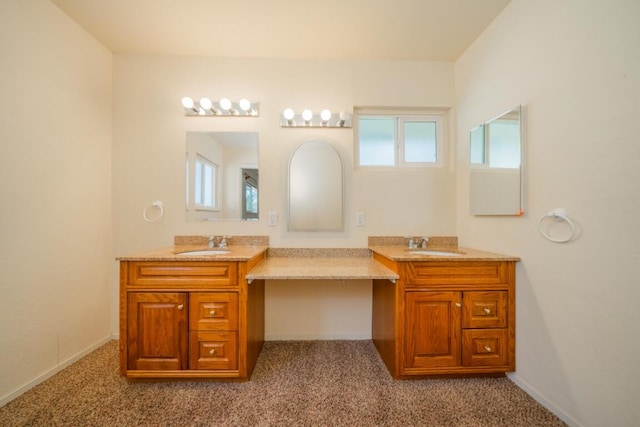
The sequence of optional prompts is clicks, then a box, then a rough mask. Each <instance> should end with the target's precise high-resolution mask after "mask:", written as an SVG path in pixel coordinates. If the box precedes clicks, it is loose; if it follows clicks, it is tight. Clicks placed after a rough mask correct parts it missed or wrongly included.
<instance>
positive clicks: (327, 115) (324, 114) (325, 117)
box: [320, 108, 331, 122]
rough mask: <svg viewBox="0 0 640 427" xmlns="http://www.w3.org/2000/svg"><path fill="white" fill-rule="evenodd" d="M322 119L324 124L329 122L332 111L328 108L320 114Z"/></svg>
mask: <svg viewBox="0 0 640 427" xmlns="http://www.w3.org/2000/svg"><path fill="white" fill-rule="evenodd" d="M320 118H321V119H322V121H323V122H328V121H329V119H330V118H331V110H327V109H326V108H325V109H324V110H322V111H321V112H320Z"/></svg>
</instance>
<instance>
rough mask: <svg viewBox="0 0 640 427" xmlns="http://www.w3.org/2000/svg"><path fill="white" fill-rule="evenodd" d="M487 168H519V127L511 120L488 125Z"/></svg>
mask: <svg viewBox="0 0 640 427" xmlns="http://www.w3.org/2000/svg"><path fill="white" fill-rule="evenodd" d="M489 135H491V137H490V138H489V141H490V144H491V145H490V146H489V166H491V167H492V168H519V167H520V125H519V124H518V122H517V121H513V120H497V121H495V122H492V123H490V124H489Z"/></svg>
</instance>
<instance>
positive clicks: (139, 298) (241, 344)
mask: <svg viewBox="0 0 640 427" xmlns="http://www.w3.org/2000/svg"><path fill="white" fill-rule="evenodd" d="M195 249H202V245H195V246H189V245H180V246H175V247H170V248H165V249H160V250H156V251H152V252H146V253H142V254H138V255H135V256H130V257H122V258H119V260H120V374H121V375H123V376H126V377H128V378H217V379H235V380H247V379H249V377H250V376H251V373H252V372H253V368H254V366H255V363H256V360H257V358H258V355H259V354H260V350H261V349H262V344H263V342H264V281H260V280H256V281H253V283H252V284H251V286H248V285H247V281H246V279H245V276H246V273H247V271H249V270H251V269H252V268H253V267H254V266H255V265H257V264H259V263H260V262H262V261H263V260H264V259H265V257H266V251H267V246H266V245H264V246H261V245H258V246H249V245H248V246H234V247H233V249H232V250H223V251H220V252H223V253H219V254H213V255H209V254H206V253H204V254H203V253H198V252H195V253H191V254H187V253H186V252H189V251H190V250H195Z"/></svg>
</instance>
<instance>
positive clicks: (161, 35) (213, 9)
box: [51, 0, 510, 61]
mask: <svg viewBox="0 0 640 427" xmlns="http://www.w3.org/2000/svg"><path fill="white" fill-rule="evenodd" d="M51 1H52V2H53V3H54V4H56V5H57V6H58V7H59V8H60V9H61V10H62V11H64V12H65V13H66V14H67V15H69V16H70V17H71V18H72V19H73V20H75V21H76V22H77V23H78V24H80V25H81V26H82V27H83V28H84V29H85V30H87V31H88V32H89V33H90V34H92V35H93V36H94V37H95V38H96V39H97V40H99V41H100V42H101V43H103V44H104V45H105V46H106V47H107V48H108V49H109V50H111V51H112V52H114V53H134V54H167V55H206V56H217V57H251V58H295V59H361V60H367V59H375V60H439V61H455V60H456V59H457V58H458V57H459V56H460V55H461V54H462V53H463V52H464V51H465V50H466V49H467V47H468V46H469V45H470V44H471V43H473V41H474V40H475V39H476V38H477V37H478V35H479V34H480V33H481V32H482V31H483V30H484V29H485V28H486V27H487V26H488V25H489V24H490V23H491V22H492V21H493V20H494V18H495V17H496V16H497V15H498V14H499V13H500V12H501V11H502V9H504V7H505V6H506V5H507V4H508V3H509V1H510V0H270V1H269V0H241V1H234V0H51Z"/></svg>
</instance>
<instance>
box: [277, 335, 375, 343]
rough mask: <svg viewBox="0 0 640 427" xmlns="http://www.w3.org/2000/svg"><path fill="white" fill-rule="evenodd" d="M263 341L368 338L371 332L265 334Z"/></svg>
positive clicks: (355, 339)
mask: <svg viewBox="0 0 640 427" xmlns="http://www.w3.org/2000/svg"><path fill="white" fill-rule="evenodd" d="M264 339H265V341H332V340H336V341H339V340H353V341H360V340H370V339H371V333H361V334H358V333H347V334H339V333H335V334H265V337H264Z"/></svg>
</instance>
